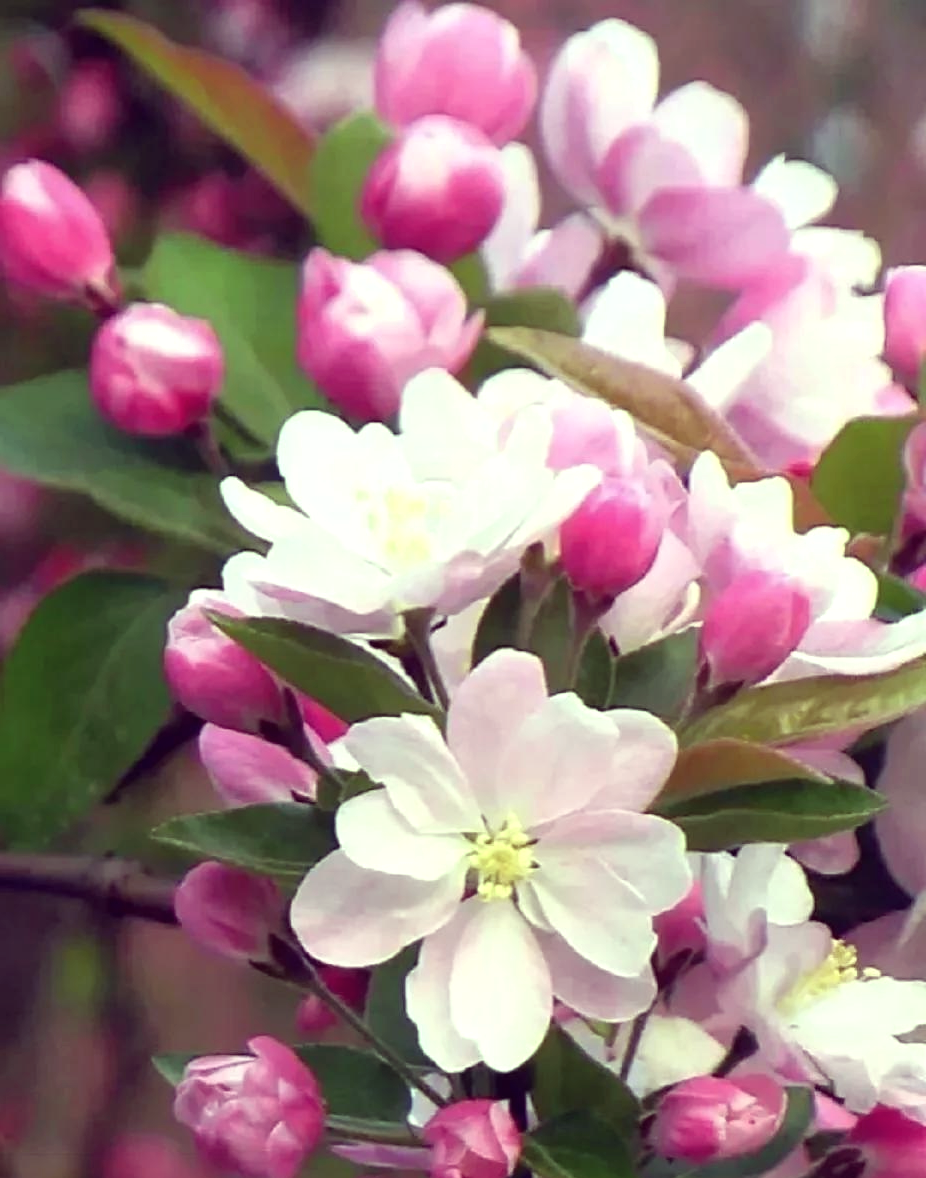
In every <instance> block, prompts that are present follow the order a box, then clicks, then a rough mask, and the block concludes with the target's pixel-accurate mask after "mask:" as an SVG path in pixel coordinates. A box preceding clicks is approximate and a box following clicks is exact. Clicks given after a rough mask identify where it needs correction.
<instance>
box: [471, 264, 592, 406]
mask: <svg viewBox="0 0 926 1178" xmlns="http://www.w3.org/2000/svg"><path fill="white" fill-rule="evenodd" d="M484 312H485V326H486V327H487V328H490V329H494V328H504V327H538V328H543V329H544V330H545V331H547V332H550V333H556V334H557V335H563V336H570V337H576V336H578V335H581V332H582V327H581V324H580V323H579V316H578V312H577V311H576V308H575V305H574V304H573V303H572V302H570V301H569V299H567V298H566V296H565V295H564V294H563V293H562V291H559V290H555V289H554V288H553V287H546V286H536V287H527V288H525V289H523V290H513V291H506V292H504V293H503V294H497V295H494V296H492V297H491V298H490V299H489V300H488V301H487V302H486V303H485V306H484ZM517 363H518V361H517V360H516V359H514V358H513V357H512V354H511V352H510V351H508V350H507V349H506V348H503V347H500V346H499V345H498V344H497V343H494V342H493V340H492V336H491V331H490V332H488V333H487V334H486V335H484V336H483V337H482V339H481V340H480V341H479V346H478V347H477V349H476V351H475V353H474V355H473V358H472V360H471V361H470V363H469V365H468V367H467V371H466V378H467V383H468V384H469V385H470V386H471V387H476V386H477V385H479V384H481V383H482V381H484V380H485V379H486V378H487V377H489V376H492V375H493V374H494V373H496V372H501V371H503V369H505V368H511V367H513V366H514V365H515V364H517Z"/></svg>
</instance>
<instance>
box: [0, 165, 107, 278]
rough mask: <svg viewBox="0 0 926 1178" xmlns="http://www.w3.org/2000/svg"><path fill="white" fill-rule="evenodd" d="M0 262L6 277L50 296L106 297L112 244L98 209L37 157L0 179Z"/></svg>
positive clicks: (56, 171)
mask: <svg viewBox="0 0 926 1178" xmlns="http://www.w3.org/2000/svg"><path fill="white" fill-rule="evenodd" d="M0 263H2V266H3V270H4V272H5V273H6V276H7V278H8V279H9V281H10V282H12V283H16V284H18V285H19V286H21V287H23V288H24V289H26V290H30V291H32V292H33V293H34V294H39V295H44V296H45V297H46V298H51V299H69V298H82V297H83V296H84V295H85V294H87V293H88V292H92V293H96V294H97V295H105V296H109V297H112V272H113V250H112V245H111V244H110V241H109V236H108V234H107V232H106V228H105V226H104V225H103V222H102V220H101V219H100V215H99V213H97V211H96V209H95V208H94V207H93V205H92V204H91V202H90V201H89V200H88V198H87V197H86V196H85V195H84V193H83V192H81V190H80V189H79V188H78V187H77V185H76V184H74V183H72V181H70V180H69V179H68V178H67V176H65V175H64V173H63V172H59V171H58V169H57V168H54V167H52V165H51V164H46V163H43V162H42V161H41V160H29V161H27V162H26V163H22V164H16V165H15V166H14V167H12V168H10V169H9V170H8V171H7V173H6V174H5V175H4V177H3V180H2V182H0Z"/></svg>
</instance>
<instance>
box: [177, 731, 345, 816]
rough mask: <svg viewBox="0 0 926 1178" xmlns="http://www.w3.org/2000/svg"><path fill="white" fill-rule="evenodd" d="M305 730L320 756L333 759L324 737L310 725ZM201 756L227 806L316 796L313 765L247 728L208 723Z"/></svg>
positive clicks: (200, 738) (201, 746)
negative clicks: (313, 730)
mask: <svg viewBox="0 0 926 1178" xmlns="http://www.w3.org/2000/svg"><path fill="white" fill-rule="evenodd" d="M306 734H307V736H308V737H309V739H310V740H311V741H312V743H313V745H314V746H315V750H316V752H317V753H318V754H319V756H321V757H323V758H325V759H326V760H327V759H330V758H329V757H328V750H327V749H326V748H325V746H324V744H323V743H322V742H321V740H320V739H319V738H318V737H315V736H314V733H311V732H309V730H308V729H306ZM199 759H200V760H201V761H202V763H203V766H204V767H205V770H206V772H207V773H208V774H209V779H210V781H211V782H212V784H213V786H214V787H215V791H216V793H217V794H218V795H219V797H220V798H221V799H222V801H223V802H225V804H226V805H228V806H250V805H252V804H255V803H258V802H291V801H293V799H296V800H301V799H303V798H304V799H307V800H310V799H312V798H314V797H315V779H316V773H315V770H314V769H310V768H309V766H308V765H306V764H305V762H304V761H300V760H298V759H297V758H296V757H294V756H293V755H292V753H289V752H287V751H286V749H284V748H281V747H280V746H279V745H278V744H271V743H270V742H269V741H266V740H261V738H260V737H259V736H252V735H250V734H249V733H247V732H236V731H234V730H233V729H231V728H220V727H219V726H218V725H217V724H206V725H205V727H204V728H203V730H202V732H201V733H200V734H199Z"/></svg>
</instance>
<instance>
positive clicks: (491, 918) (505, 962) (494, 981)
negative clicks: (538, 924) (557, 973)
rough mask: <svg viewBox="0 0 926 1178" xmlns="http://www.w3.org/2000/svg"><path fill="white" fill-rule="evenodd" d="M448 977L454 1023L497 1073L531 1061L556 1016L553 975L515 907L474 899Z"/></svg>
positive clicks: (468, 905)
mask: <svg viewBox="0 0 926 1178" xmlns="http://www.w3.org/2000/svg"><path fill="white" fill-rule="evenodd" d="M463 907H464V908H466V909H468V913H467V915H468V917H469V919H468V921H467V923H466V925H465V926H464V927H463V928H462V931H461V935H460V940H459V943H458V944H457V949H456V953H455V954H454V960H453V972H452V974H451V976H450V1012H451V1018H452V1020H453V1024H454V1026H455V1027H456V1029H457V1030H458V1031H459V1032H460V1033H461V1034H462V1035H466V1036H468V1037H469V1038H471V1039H472V1040H473V1041H474V1042H475V1043H476V1045H477V1046H478V1048H479V1052H480V1055H481V1057H482V1058H483V1059H484V1060H485V1062H486V1063H487V1064H488V1065H489V1067H490V1068H494V1069H495V1070H496V1071H498V1072H510V1071H511V1070H512V1069H513V1068H516V1067H518V1066H519V1065H520V1064H522V1063H524V1061H525V1060H527V1059H529V1058H530V1057H531V1056H532V1055H533V1054H534V1052H535V1051H536V1050H537V1048H538V1047H539V1046H540V1044H541V1042H542V1041H543V1037H544V1035H545V1034H546V1033H547V1028H548V1027H549V1025H550V1018H551V1016H552V1014H553V989H552V985H551V982H550V971H549V969H548V968H547V964H546V961H545V960H544V957H543V954H542V953H541V951H540V946H539V945H538V944H537V940H536V938H535V936H534V933H533V930H532V929H531V927H530V925H528V923H527V922H526V921H525V920H524V918H523V917H522V916H521V914H520V913H519V912H518V910H517V909H516V908H515V906H514V905H513V904H510V903H507V902H505V901H502V902H499V901H494V902H490V903H485V902H483V901H482V900H479V899H476V898H475V897H474V898H473V899H471V900H467V901H466V903H465V904H464V906H463Z"/></svg>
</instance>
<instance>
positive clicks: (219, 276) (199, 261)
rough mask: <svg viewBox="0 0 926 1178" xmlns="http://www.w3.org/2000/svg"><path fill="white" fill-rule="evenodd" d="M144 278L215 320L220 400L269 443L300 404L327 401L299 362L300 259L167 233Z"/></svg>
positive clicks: (149, 288) (155, 293)
mask: <svg viewBox="0 0 926 1178" xmlns="http://www.w3.org/2000/svg"><path fill="white" fill-rule="evenodd" d="M142 281H143V283H144V286H145V290H146V293H147V294H148V296H149V297H150V298H152V299H155V300H157V301H158V302H162V303H166V304H167V305H168V306H170V307H173V308H174V310H175V311H179V312H180V313H181V314H183V315H196V316H198V317H200V318H203V319H207V320H208V321H209V322H210V323H211V324H212V326H213V327H214V328H215V331H216V334H217V335H218V337H219V339H220V340H221V341H222V348H223V351H224V353H225V381H224V384H223V387H222V398H221V403H222V405H224V406H225V408H226V409H228V410H229V411H230V412H231V413H232V414H233V415H234V417H235V418H236V419H237V421H239V422H240V423H241V424H242V425H243V426H244V427H245V429H246V430H248V431H249V432H250V433H251V434H253V435H254V437H256V438H258V439H260V440H261V441H263V442H264V443H266V444H267V445H268V447H273V445H274V443H275V442H276V438H277V434H278V433H279V429H280V426H281V425H282V424H283V422H284V421H285V420H286V418H287V417H290V416H291V415H292V414H293V413H294V412H295V411H296V410H297V409H317V408H324V407H325V405H326V402H325V400H324V398H323V397H322V396H321V394H320V393H319V392H318V391H317V390H316V389H315V388H314V387H313V385H312V384H311V382H310V381H309V380H308V379H307V378H306V376H305V375H304V374H303V372H302V371H301V369H300V368H299V365H298V364H297V363H296V310H295V308H296V300H297V298H298V293H299V271H298V268H297V267H296V266H295V265H293V264H291V263H289V262H278V261H274V260H272V259H269V258H257V257H254V255H253V254H243V253H238V252H237V251H235V250H229V249H222V248H221V247H220V246H217V245H215V244H214V243H213V242H211V241H205V240H204V239H202V238H199V237H192V236H190V235H188V234H168V235H166V236H163V237H160V238H158V240H157V242H156V243H155V246H154V249H153V251H152V253H151V256H150V257H149V258H148V261H147V263H146V264H145V268H144V271H143V277H142Z"/></svg>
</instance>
